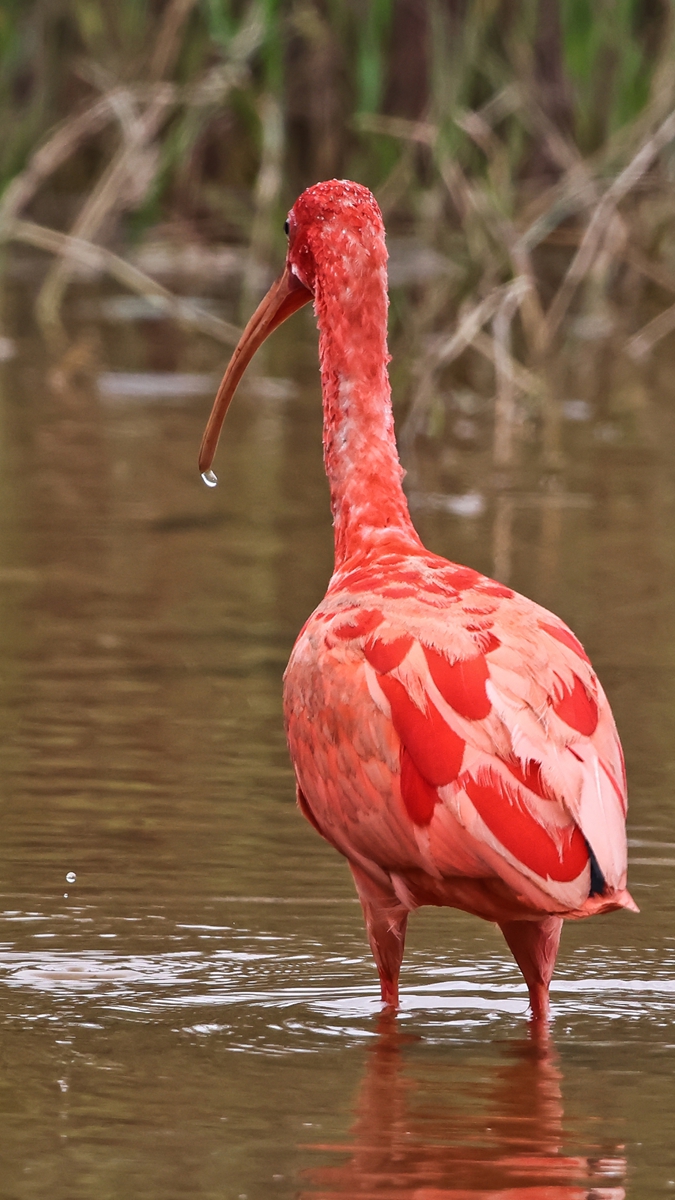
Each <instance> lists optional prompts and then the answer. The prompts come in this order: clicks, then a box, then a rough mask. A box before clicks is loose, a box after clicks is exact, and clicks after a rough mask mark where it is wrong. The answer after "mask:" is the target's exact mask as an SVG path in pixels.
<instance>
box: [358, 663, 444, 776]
mask: <svg viewBox="0 0 675 1200" xmlns="http://www.w3.org/2000/svg"><path fill="white" fill-rule="evenodd" d="M379 683H380V687H381V688H382V691H383V692H384V694H385V696H386V697H387V700H388V701H389V703H390V705H391V719H392V721H393V724H394V729H395V730H396V732H397V734H398V736H399V737H400V739H401V741H402V743H403V745H404V746H405V748H406V750H407V751H408V753H409V755H410V757H411V759H412V760H413V762H414V764H415V766H416V767H417V769H418V771H419V772H420V773H421V774H422V775H423V776H424V778H425V779H426V780H427V781H428V783H432V784H434V786H435V787H441V786H442V785H443V784H445V783H452V781H453V779H456V778H457V776H458V775H459V772H460V770H461V768H462V758H463V755H464V746H465V743H464V742H463V741H462V739H461V737H459V735H458V734H456V733H455V731H454V730H453V729H451V728H450V726H449V725H448V723H447V721H446V720H445V719H444V718H443V717H442V716H441V714H440V713H439V711H438V709H437V708H436V706H435V704H432V702H431V701H430V700H429V701H428V702H427V710H426V712H422V710H421V709H419V708H418V707H417V705H416V704H413V701H412V700H411V699H410V696H409V695H408V693H407V692H406V690H405V688H404V687H403V684H402V683H399V682H398V680H397V679H392V677H391V675H382V676H381V678H380V680H379Z"/></svg>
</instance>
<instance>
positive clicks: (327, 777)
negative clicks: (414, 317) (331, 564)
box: [199, 180, 637, 1020]
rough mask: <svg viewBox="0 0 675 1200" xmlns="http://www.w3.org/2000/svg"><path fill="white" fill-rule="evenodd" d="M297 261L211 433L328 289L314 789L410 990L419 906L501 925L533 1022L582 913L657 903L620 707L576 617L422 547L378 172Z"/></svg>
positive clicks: (544, 1010)
mask: <svg viewBox="0 0 675 1200" xmlns="http://www.w3.org/2000/svg"><path fill="white" fill-rule="evenodd" d="M286 232H287V234H288V255H287V259H286V268H285V270H284V272H283V274H282V276H281V278H280V279H279V280H277V282H276V283H275V284H273V286H272V287H271V288H270V291H269V292H268V294H267V296H266V297H265V299H264V300H263V301H262V302H261V303H260V305H259V307H258V309H257V310H256V312H255V313H254V315H253V317H252V318H251V320H250V321H249V323H248V325H247V326H246V329H245V330H244V333H243V334H242V337H241V340H240V342H239V344H238V346H237V348H236V350H235V351H234V354H233V356H232V359H231V362H230V364H229V366H228V368H227V371H226V373H225V375H224V377H223V381H222V383H221V385H220V388H219V391H218V395H217V396H216V400H215V403H214V406H213V411H212V413H211V417H210V419H209V423H208V426H207V429H206V432H205V434H204V440H203V442H202V448H201V453H200V464H199V465H200V470H201V471H202V473H203V475H204V478H205V481H206V482H207V483H210V484H212V485H213V484H214V483H215V482H216V480H215V476H214V475H213V473H212V471H211V470H210V468H211V464H212V462H213V457H214V454H215V449H216V445H217V441H218V436H219V433H220V429H221V426H222V422H223V419H224V416H225V412H226V410H227V406H228V405H229V402H230V400H231V398H232V395H233V393H234V391H235V388H236V386H237V384H238V383H239V380H240V379H241V376H242V374H243V372H244V370H245V368H246V365H247V363H248V362H249V361H250V359H251V358H252V356H253V354H254V352H255V350H256V349H257V348H258V346H260V345H261V343H262V342H263V341H264V339H265V338H266V337H267V335H268V334H269V333H271V331H272V330H273V329H275V328H276V327H277V326H278V325H280V324H281V322H282V321H284V320H285V319H286V317H288V316H290V315H291V313H293V312H295V311H296V310H297V309H299V308H301V307H302V305H303V304H307V303H308V302H309V301H310V300H313V301H314V308H315V312H316V317H317V321H318V326H319V335H320V336H319V360H320V366H321V383H322V390H323V414H324V419H323V448H324V462H325V467H326V473H327V475H328V479H329V482H330V493H331V509H332V514H333V524H334V528H335V570H334V572H333V576H332V578H331V580H330V583H329V585H328V591H327V592H326V595H325V597H324V599H323V600H322V602H321V604H320V605H319V607H318V608H317V609H316V610H315V611H314V612H313V613H312V615H311V617H310V618H309V620H308V621H307V623H306V624H305V626H304V628H303V629H302V631H301V633H300V635H299V637H298V639H297V641H296V643H295V646H294V648H293V653H292V654H291V658H290V662H289V664H288V668H287V670H286V674H285V677H284V708H285V715H286V730H287V736H288V744H289V747H290V752H291V758H292V760H293V765H294V767H295V773H296V777H297V794H298V804H299V806H300V808H301V809H302V812H303V813H304V815H305V816H306V817H307V819H308V820H309V821H311V823H312V825H314V827H315V828H316V829H317V830H318V832H319V833H320V834H321V835H322V837H324V838H325V839H326V840H327V841H328V842H330V843H331V845H332V846H334V847H335V848H336V850H339V851H340V853H341V854H344V856H345V857H346V859H347V861H348V863H349V866H350V868H351V871H352V874H353V876H354V881H355V883H356V888H357V891H358V894H359V897H360V900H361V905H362V907H363V912H364V916H365V922H366V927H367V930H368V937H369V940H370V946H371V949H372V952H373V955H374V958H375V962H376V964H377V969H378V971H379V975H380V982H381V989H382V1000H383V1002H384V1003H385V1004H386V1005H389V1006H391V1007H396V1006H397V1004H398V977H399V970H400V966H401V960H402V958H403V947H404V941H405V932H406V923H407V920H408V914H409V913H411V912H412V911H413V910H414V909H416V908H418V907H419V906H420V905H422V904H435V905H443V906H446V905H447V906H450V907H452V908H460V909H463V910H464V911H465V912H469V913H474V914H475V915H476V916H479V917H484V918H485V919H486V920H488V921H495V922H496V923H497V924H498V925H499V927H500V929H501V930H502V933H503V934H504V937H505V938H506V941H507V943H508V945H509V947H510V949H511V951H512V953H513V955H514V958H515V959H516V962H517V963H518V966H519V967H520V969H521V971H522V973H523V976H524V977H525V982H526V983H527V987H528V990H529V994H530V1004H531V1008H532V1014H533V1017H534V1018H535V1019H536V1020H543V1019H545V1018H546V1017H547V1015H548V1006H549V998H548V990H549V983H550V980H551V976H552V974H553V968H554V966H555V959H556V954H557V951H558V944H559V941H560V933H561V929H562V923H563V919H564V918H565V917H568V918H579V917H588V916H592V915H594V914H595V913H600V912H608V911H611V910H612V909H618V908H628V909H632V910H633V911H637V907H636V905H635V903H634V901H633V899H632V897H631V896H630V894H629V893H628V892H627V891H626V835H625V817H626V777H625V771H624V765H623V756H622V753H621V745H620V743H619V738H618V735H617V732H616V727H615V725H614V720H613V718H612V713H611V710H610V707H609V704H608V702H607V699H606V697H605V694H604V692H603V690H602V687H601V686H600V683H599V681H598V679H597V676H596V675H595V672H594V671H593V668H592V666H591V664H590V662H589V660H588V658H587V656H586V654H585V652H584V650H583V647H582V646H581V644H580V643H579V642H578V641H577V639H576V637H575V636H574V634H573V633H572V632H571V631H570V630H569V629H568V628H567V626H566V625H564V624H563V622H562V621H561V620H559V618H558V617H556V616H554V615H553V614H552V613H550V612H547V611H546V609H544V608H541V607H540V606H539V605H538V604H535V603H534V602H533V601H532V600H528V599H526V598H525V597H524V596H520V595H518V594H517V593H516V592H513V591H512V590H511V588H508V587H505V586H503V585H502V584H500V583H496V582H495V581H494V580H492V579H488V578H487V577H486V576H485V575H481V574H479V572H478V571H474V570H472V569H471V568H470V567H463V566H458V565H457V564H456V563H451V562H447V561H446V559H444V558H440V557H439V556H438V555H436V554H431V553H430V552H429V551H428V550H426V549H425V547H424V546H423V545H422V543H421V541H420V539H419V537H418V535H417V533H416V532H415V529H414V527H413V525H412V522H411V519H410V514H409V512H408V505H407V503H406V499H405V495H404V493H403V489H402V486H401V481H402V478H403V471H402V468H401V465H400V462H399V458H398V453H397V450H396V441H395V437H394V422H393V417H392V409H391V395H390V386H389V378H388V374H387V363H388V361H389V355H388V352H387V307H388V297H387V269H386V263H387V251H386V247H385V240H384V227H383V223H382V215H381V213H380V210H379V208H378V206H377V203H376V201H375V199H374V197H373V196H372V195H371V193H370V192H369V191H368V190H367V188H365V187H362V186H360V185H359V184H356V183H349V182H345V181H338V180H331V181H330V182H328V183H320V184H317V185H316V186H314V187H311V188H309V189H308V190H307V191H306V192H304V193H303V194H302V195H301V196H300V198H299V199H298V200H297V201H296V203H295V204H294V205H293V208H292V209H291V211H290V213H289V214H288V221H287V223H286Z"/></svg>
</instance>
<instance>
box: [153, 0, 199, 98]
mask: <svg viewBox="0 0 675 1200" xmlns="http://www.w3.org/2000/svg"><path fill="white" fill-rule="evenodd" d="M196 2H197V0H173V3H170V4H169V5H168V6H167V8H166V12H165V16H164V20H163V21H162V24H161V27H160V31H159V35H158V37H157V42H156V44H155V49H154V51H153V55H152V58H151V60H150V71H149V74H150V78H151V79H164V77H165V76H166V75H168V74H170V72H171V70H172V69H173V67H174V64H175V62H176V59H177V58H178V55H179V53H180V50H181V40H180V35H181V32H182V29H183V26H184V25H185V22H186V21H187V19H188V17H189V16H190V13H191V12H192V10H193V8H194V7H195V4H196Z"/></svg>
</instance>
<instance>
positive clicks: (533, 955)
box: [499, 916, 562, 1021]
mask: <svg viewBox="0 0 675 1200" xmlns="http://www.w3.org/2000/svg"><path fill="white" fill-rule="evenodd" d="M499 928H500V929H501V931H502V933H503V934H504V937H505V938H506V942H507V945H508V947H509V950H510V951H511V953H512V955H513V957H514V958H515V960H516V962H517V963H518V966H519V967H520V969H521V971H522V972H523V975H524V977H525V982H526V984H527V989H528V991H529V993H530V1007H531V1009H532V1018H533V1020H534V1021H546V1020H547V1019H548V1009H549V1001H548V988H549V984H550V982H551V976H552V975H553V968H554V967H555V960H556V955H557V953H558V946H559V945H560V934H561V932H562V917H553V916H551V917H544V919H543V920H542V921H500V922H499Z"/></svg>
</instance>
